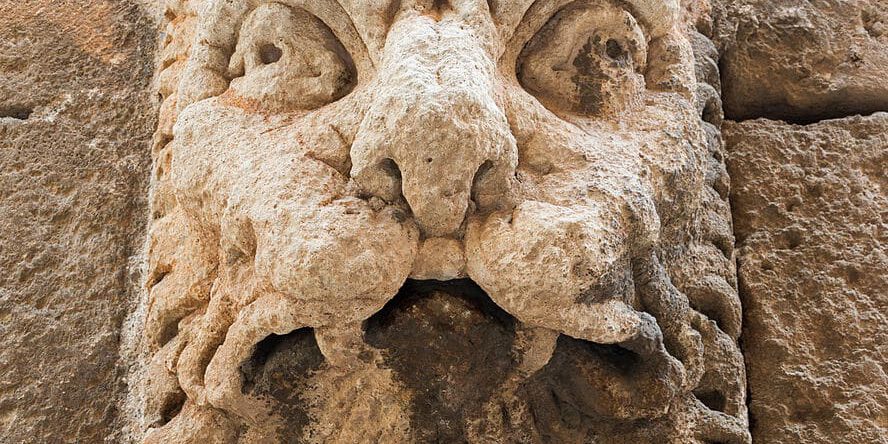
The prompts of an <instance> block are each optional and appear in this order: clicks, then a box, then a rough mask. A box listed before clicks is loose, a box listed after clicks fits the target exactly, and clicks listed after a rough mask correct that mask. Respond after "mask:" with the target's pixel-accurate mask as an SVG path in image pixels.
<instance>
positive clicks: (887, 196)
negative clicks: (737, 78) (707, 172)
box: [725, 113, 888, 443]
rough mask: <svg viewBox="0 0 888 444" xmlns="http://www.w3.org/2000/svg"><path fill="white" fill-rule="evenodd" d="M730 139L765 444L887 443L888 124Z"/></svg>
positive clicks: (763, 127)
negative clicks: (887, 171) (795, 443)
mask: <svg viewBox="0 0 888 444" xmlns="http://www.w3.org/2000/svg"><path fill="white" fill-rule="evenodd" d="M725 139H726V144H727V146H728V149H729V159H728V165H729V170H730V173H731V176H732V179H733V184H734V186H733V192H732V203H733V208H734V221H735V227H736V233H737V240H738V248H739V275H740V282H741V294H742V298H743V305H744V313H745V318H746V323H745V327H744V332H743V336H742V337H743V350H744V354H745V357H746V362H747V366H748V371H749V390H750V396H751V399H750V401H751V402H750V416H751V421H752V431H753V437H754V439H755V440H756V441H757V442H763V443H790V442H799V443H863V442H866V443H885V442H888V273H886V270H888V251H886V248H888V176H886V174H885V168H886V166H888V114H885V113H879V114H876V115H873V116H871V117H849V118H845V119H840V120H831V121H825V122H821V123H817V124H814V125H809V126H796V125H788V124H785V123H780V122H774V121H768V120H756V121H748V122H744V123H739V124H738V123H730V124H726V125H725Z"/></svg>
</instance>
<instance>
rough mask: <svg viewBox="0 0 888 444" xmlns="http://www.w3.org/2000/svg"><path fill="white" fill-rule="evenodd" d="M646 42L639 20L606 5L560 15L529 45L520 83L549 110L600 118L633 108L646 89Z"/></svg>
mask: <svg viewBox="0 0 888 444" xmlns="http://www.w3.org/2000/svg"><path fill="white" fill-rule="evenodd" d="M646 59H647V41H646V39H645V35H644V33H643V32H642V30H641V27H640V26H639V24H638V23H637V22H636V20H635V18H634V17H633V16H632V15H631V14H629V12H627V11H625V10H624V9H622V8H620V7H617V6H615V5H613V4H611V3H610V2H605V1H579V2H575V3H573V4H571V5H569V6H567V7H565V8H564V9H562V10H560V11H559V12H558V13H556V14H555V15H554V16H553V17H552V18H551V19H550V20H549V22H548V23H547V24H546V25H545V26H543V28H542V29H540V31H539V32H538V33H537V34H536V35H535V36H534V37H533V38H532V39H531V40H530V42H528V43H527V45H526V46H525V47H524V49H523V50H522V52H521V55H520V56H519V59H518V66H517V72H518V79H519V81H520V82H521V84H522V85H523V86H524V88H525V89H526V90H527V91H529V92H530V93H531V94H534V95H535V96H536V97H537V98H538V99H539V100H540V101H541V102H543V104H545V105H546V106H547V107H549V108H554V109H558V110H565V111H571V112H576V113H580V114H584V115H601V114H609V113H613V112H619V111H623V110H625V109H627V108H629V107H631V106H632V105H633V104H634V103H635V102H636V101H637V100H638V99H639V98H640V92H641V91H642V90H643V89H644V76H643V75H642V74H641V73H642V72H643V70H644V66H645V63H646Z"/></svg>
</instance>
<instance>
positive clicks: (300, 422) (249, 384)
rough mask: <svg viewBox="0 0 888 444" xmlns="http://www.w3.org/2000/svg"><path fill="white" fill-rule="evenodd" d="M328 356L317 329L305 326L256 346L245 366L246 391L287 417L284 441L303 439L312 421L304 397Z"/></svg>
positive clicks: (283, 435) (270, 337) (271, 337)
mask: <svg viewBox="0 0 888 444" xmlns="http://www.w3.org/2000/svg"><path fill="white" fill-rule="evenodd" d="M323 363H324V355H322V354H321V350H320V349H319V348H318V343H317V341H316V340H315V336H314V330H313V329H311V328H302V329H299V330H295V331H293V332H291V333H289V334H286V335H271V336H268V337H267V338H265V339H263V340H262V341H261V342H259V344H258V345H257V346H256V349H255V350H254V351H253V355H252V356H251V357H250V359H249V360H248V361H247V362H245V363H244V364H243V365H241V372H242V373H243V375H244V384H243V388H242V390H243V392H244V393H247V394H250V395H252V396H256V397H260V398H267V399H268V400H269V401H270V402H272V403H274V404H276V408H275V411H276V413H278V414H280V415H281V417H283V418H284V422H285V426H284V427H283V429H282V430H279V434H280V435H279V436H278V438H279V439H281V440H283V441H282V442H300V441H301V438H302V430H303V428H304V427H305V426H306V425H307V424H308V423H309V417H308V414H307V412H306V409H305V405H306V404H307V403H306V402H305V400H304V399H302V398H301V397H300V395H301V394H302V393H305V392H306V389H307V388H308V387H307V386H308V379H309V378H310V377H311V375H312V373H314V372H315V371H317V370H318V369H320V368H321V366H322V365H323Z"/></svg>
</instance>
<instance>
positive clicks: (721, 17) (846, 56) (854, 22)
mask: <svg viewBox="0 0 888 444" xmlns="http://www.w3.org/2000/svg"><path fill="white" fill-rule="evenodd" d="M714 3H715V6H716V7H715V38H716V40H717V41H718V42H719V44H720V49H721V51H722V54H723V58H722V62H721V66H722V78H723V79H724V103H725V112H726V114H727V116H728V117H729V118H731V119H734V120H743V119H748V118H756V117H768V118H771V119H778V120H788V121H795V122H810V121H816V120H821V119H825V118H835V117H843V116H847V115H854V114H864V115H865V114H870V113H873V112H875V111H884V110H888V82H886V81H885V72H888V1H886V0H821V1H816V2H812V1H807V0H780V1H773V0H739V1H738V0H717V1H715V2H714Z"/></svg>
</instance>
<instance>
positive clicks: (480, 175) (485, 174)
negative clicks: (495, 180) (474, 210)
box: [472, 160, 493, 206]
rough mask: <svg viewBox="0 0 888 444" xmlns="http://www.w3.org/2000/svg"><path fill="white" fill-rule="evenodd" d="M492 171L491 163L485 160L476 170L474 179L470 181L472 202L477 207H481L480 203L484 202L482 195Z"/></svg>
mask: <svg viewBox="0 0 888 444" xmlns="http://www.w3.org/2000/svg"><path fill="white" fill-rule="evenodd" d="M491 170H493V162H492V161H491V160H485V161H484V163H482V164H481V165H480V166H479V167H478V170H477V171H475V177H474V178H473V179H472V200H473V201H474V202H475V204H477V205H478V206H483V204H482V202H481V201H483V200H484V196H483V195H484V194H486V193H485V190H486V188H488V187H487V186H486V184H487V182H488V178H489V176H490V172H491Z"/></svg>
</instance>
